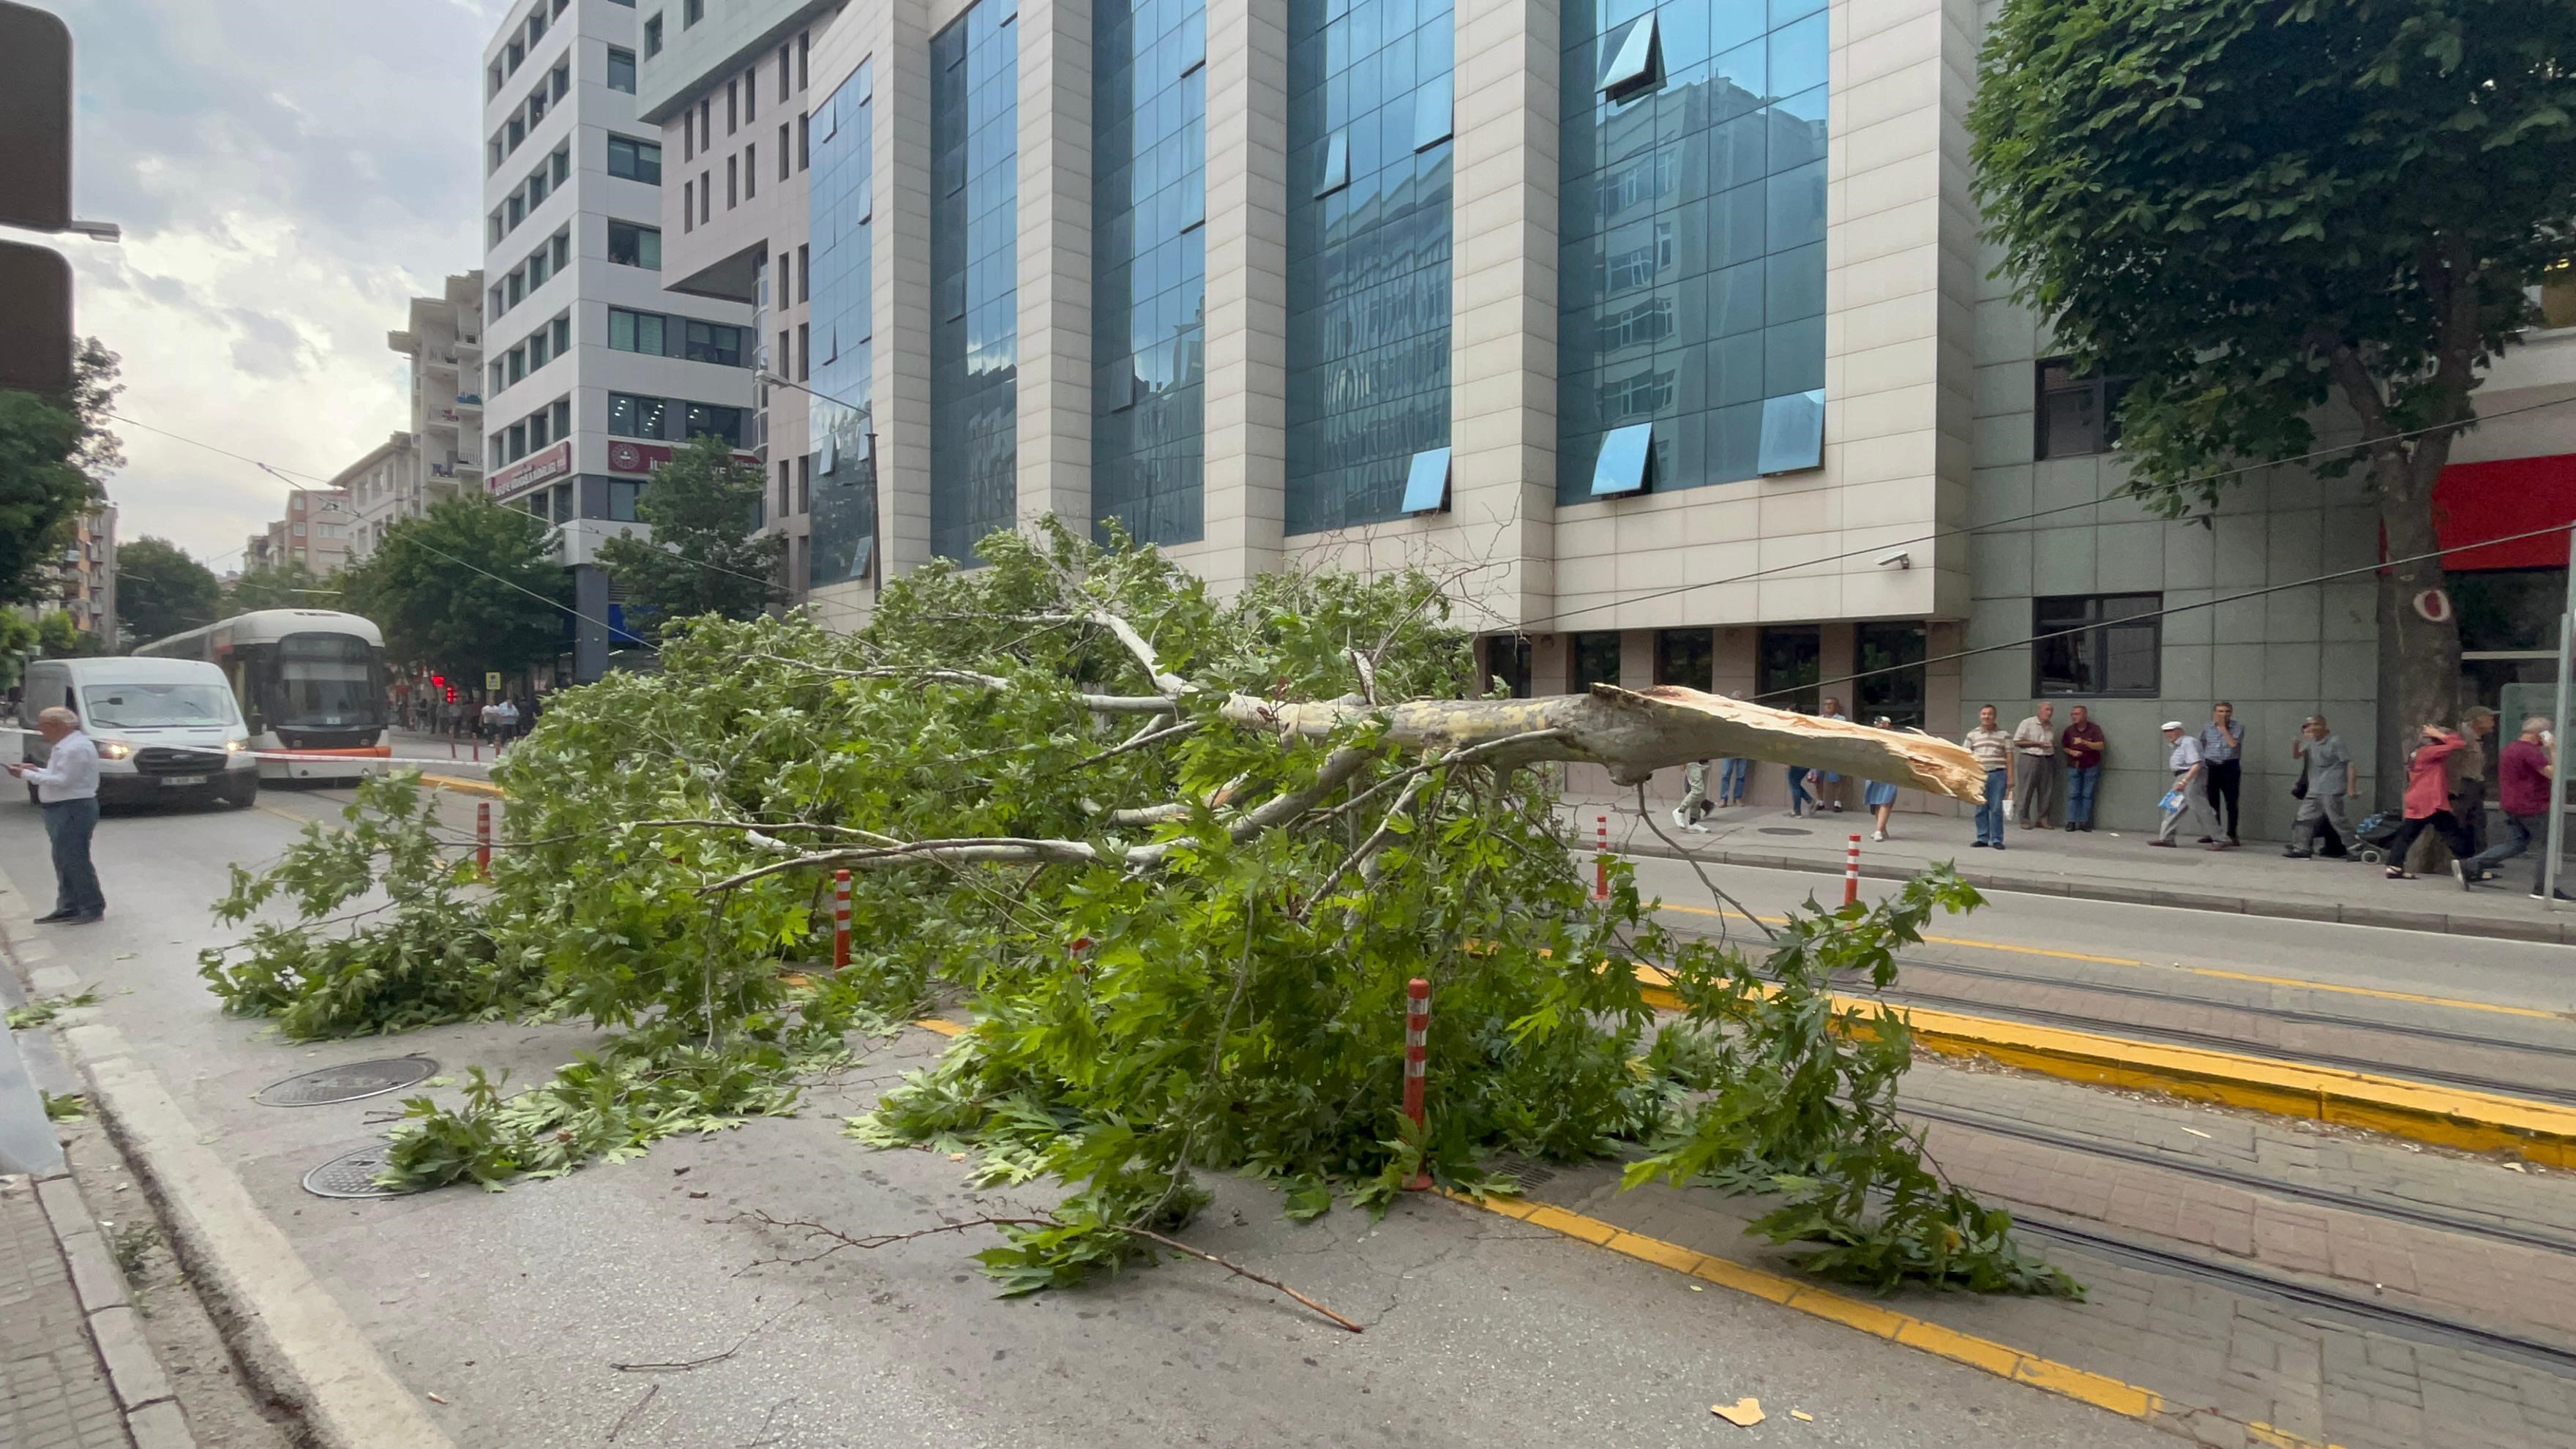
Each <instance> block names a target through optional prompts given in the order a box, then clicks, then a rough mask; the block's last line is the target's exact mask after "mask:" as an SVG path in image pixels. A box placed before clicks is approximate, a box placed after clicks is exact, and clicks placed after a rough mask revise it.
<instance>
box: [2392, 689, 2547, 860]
mask: <svg viewBox="0 0 2576 1449" xmlns="http://www.w3.org/2000/svg"><path fill="white" fill-rule="evenodd" d="M2496 725H2497V719H2496V712H2495V711H2494V710H2491V709H2489V708H2487V707H2486V706H2485V705H2478V706H2476V707H2475V708H2473V709H2471V710H2470V711H2469V713H2468V719H2467V721H2466V723H2465V726H2464V727H2463V728H2460V729H2454V728H2452V727H2451V726H2449V725H2443V724H2427V725H2424V726H2423V727H2422V728H2421V730H2420V731H2419V736H2420V737H2419V740H2418V742H2417V744H2416V746H2415V748H2414V751H2413V752H2412V753H2411V754H2410V755H2409V756H2408V757H2407V761H2406V807H2405V811H2404V814H2405V817H2406V818H2405V821H2404V823H2403V824H2401V825H2399V826H2398V828H2397V834H2396V835H2395V836H2394V837H2393V838H2392V839H2391V840H2390V841H2389V845H2388V878H2389V879H2390V880H2413V879H2414V878H2415V876H2414V873H2413V872H2411V871H2409V870H2408V869H2407V868H2406V857H2407V854H2408V853H2409V852H2410V851H2412V850H2413V849H2414V847H2415V842H2416V840H2417V838H2418V837H2420V836H2422V835H2423V833H2424V832H2425V831H2427V830H2430V831H2432V832H2433V833H2434V834H2435V835H2436V836H2438V837H2440V839H2441V841H2442V843H2443V844H2444V845H2447V846H2449V847H2450V849H2451V876H2452V878H2453V879H2455V880H2457V881H2458V882H2459V883H2460V889H2462V890H2468V889H2470V888H2472V887H2474V886H2476V885H2478V884H2479V883H2480V882H2482V881H2488V880H2493V879H2495V878H2496V877H2497V876H2498V875H2499V874H2500V872H2499V871H2498V870H2497V869H2496V867H2498V866H2500V865H2502V864H2504V863H2505V862H2506V861H2508V860H2511V859H2513V858H2514V857H2515V856H2518V855H2521V854H2522V853H2523V852H2525V851H2527V850H2529V849H2531V842H2532V837H2533V836H2535V835H2537V836H2539V837H2540V839H2541V841H2542V844H2543V851H2542V853H2541V854H2540V855H2539V856H2538V857H2536V858H2535V859H2534V861H2533V864H2532V871H2531V897H2532V899H2534V900H2539V899H2542V898H2543V897H2544V896H2545V895H2546V893H2547V892H2548V889H2549V859H2548V855H2547V851H2546V846H2547V841H2548V837H2549V811H2550V808H2551V807H2552V805H2553V804H2555V802H2556V800H2557V795H2558V786H2557V776H2558V771H2557V761H2556V755H2557V747H2558V742H2557V741H2556V740H2554V739H2552V738H2551V737H2550V733H2549V720H2548V719H2547V718H2545V717H2544V716H2541V715H2532V716H2529V717H2528V718H2526V719H2524V720H2523V721H2522V728H2521V731H2520V733H2518V734H2516V735H2515V736H2514V737H2513V738H2512V739H2511V740H2509V741H2506V742H2505V743H2504V745H2503V747H2502V748H2501V749H2498V748H2496V745H2495V738H2496V733H2497V731H2496ZM2490 778H2492V779H2493V780H2494V782H2495V785H2496V793H2495V800H2496V806H2497V813H2499V814H2501V815H2502V816H2503V817H2504V826H2505V836H2506V838H2505V839H2503V840H2499V841H2494V842H2484V841H2482V839H2481V837H2482V836H2483V834H2484V832H2485V829H2486V802H2487V783H2488V781H2489V779H2490ZM2482 845H2483V848H2481V846H2482ZM2558 897H2559V899H2561V900H2565V899H2568V898H2569V897H2568V895H2567V893H2566V892H2565V891H2560V892H2559V893H2558Z"/></svg>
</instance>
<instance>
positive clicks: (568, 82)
mask: <svg viewBox="0 0 2576 1449" xmlns="http://www.w3.org/2000/svg"><path fill="white" fill-rule="evenodd" d="M547 85H548V86H549V87H550V88H551V89H552V90H553V92H554V98H555V99H556V100H562V99H563V98H564V97H565V96H567V95H570V94H571V93H572V57H570V56H566V57H564V58H563V59H562V60H559V61H556V62H555V68H554V74H552V75H551V76H549V77H547Z"/></svg>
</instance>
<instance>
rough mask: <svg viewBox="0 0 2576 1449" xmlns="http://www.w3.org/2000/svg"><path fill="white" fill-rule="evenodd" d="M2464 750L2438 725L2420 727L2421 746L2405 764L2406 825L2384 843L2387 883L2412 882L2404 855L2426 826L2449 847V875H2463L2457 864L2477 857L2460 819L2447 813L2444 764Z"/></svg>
mask: <svg viewBox="0 0 2576 1449" xmlns="http://www.w3.org/2000/svg"><path fill="white" fill-rule="evenodd" d="M2467 747H2468V741H2466V740H2464V739H2461V738H2460V737H2459V736H2458V735H2456V734H2453V733H2452V732H2451V731H2449V730H2448V729H2445V728H2443V727H2442V726H2440V725H2437V724H2428V725H2426V726H2424V743H2422V744H2420V745H2417V746H2416V747H2415V753H2414V755H2413V756H2412V757H2411V758H2409V759H2408V760H2407V762H2406V823H2405V824H2403V825H2401V826H2399V827H2397V836H2396V838H2395V839H2393V840H2391V841H2390V842H2389V843H2388V878H2389V879H2390V880H2413V879H2414V878H2415V877H2414V875H2413V873H2411V872H2410V871H2408V870H2407V869H2406V852H2408V851H2410V850H2412V849H2414V848H2415V837H2416V836H2419V835H2421V834H2423V833H2424V830H2425V827H2426V826H2430V827H2432V828H2433V829H2435V830H2438V831H2440V832H2441V833H2442V843H2443V844H2444V845H2447V846H2449V847H2451V855H2452V857H2453V859H2452V861H2451V873H2452V874H2453V875H2462V874H2464V871H2463V870H2462V868H2461V865H2460V862H2461V861H2464V860H2466V859H2468V858H2469V857H2470V856H2473V855H2475V854H2477V853H2478V851H2477V846H2476V845H2475V844H2474V843H2472V842H2471V841H2470V839H2469V832H2468V831H2467V829H2465V828H2464V827H2462V826H2461V824H2460V818H2459V817H2458V816H2456V815H2453V814H2452V813H2451V772H2450V770H2449V768H2448V766H2447V765H2446V764H2445V763H2444V762H2445V761H2447V760H2449V759H2450V758H2451V756H2453V755H2455V754H2458V753H2459V752H2460V751H2461V750H2463V749H2465V748H2467ZM2464 884H2465V883H2464Z"/></svg>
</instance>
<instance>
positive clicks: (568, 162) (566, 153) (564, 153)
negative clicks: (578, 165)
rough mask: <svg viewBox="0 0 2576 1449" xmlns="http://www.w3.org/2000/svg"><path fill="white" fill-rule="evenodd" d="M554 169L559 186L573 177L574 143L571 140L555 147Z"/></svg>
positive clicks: (556, 182) (556, 183)
mask: <svg viewBox="0 0 2576 1449" xmlns="http://www.w3.org/2000/svg"><path fill="white" fill-rule="evenodd" d="M553 170H554V176H555V185H557V186H561V185H563V184H564V183H565V182H567V181H570V180H571V179H572V143H571V142H570V141H566V142H565V143H563V144H562V145H560V146H557V147H556V148H555V154H554V160H553Z"/></svg>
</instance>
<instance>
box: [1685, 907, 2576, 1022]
mask: <svg viewBox="0 0 2576 1449" xmlns="http://www.w3.org/2000/svg"><path fill="white" fill-rule="evenodd" d="M1657 909H1659V910H1666V911H1678V912H1680V913H1681V914H1683V915H1686V916H1723V917H1728V918H1731V919H1733V920H1738V921H1759V922H1761V923H1762V924H1764V925H1767V926H1777V925H1783V924H1785V923H1786V922H1787V919H1788V918H1787V917H1785V916H1748V915H1745V914H1744V913H1743V912H1741V911H1719V910H1712V909H1710V908H1709V907H1707V906H1677V905H1673V904H1671V903H1669V902H1667V903H1665V904H1663V905H1661V906H1659V907H1657ZM1923 939H1924V940H1925V941H1926V942H1927V943H1930V944H1933V945H1939V946H1967V947H1971V948H1973V949H1975V950H1979V951H2009V952H2011V953H2013V954H2014V955H2017V956H2053V957H2056V958H2057V959H2059V960H2061V961H2089V962H2091V963H2093V964H2094V965H2097V966H2128V967H2135V968H2141V969H2144V970H2148V971H2179V972H2180V973H2182V974H2183V975H2185V976H2203V977H2207V978H2209V979H2211V980H2213V981H2241V982H2246V983H2248V984H2251V985H2256V986H2289V987H2296V988H2298V989H2300V990H2303V991H2329V992H2333V993H2335V994H2336V995H2339V996H2366V997H2369V998H2371V999H2373V1000H2375V1001H2404V1002H2409V1003H2411V1004H2413V1005H2416V1006H2445V1007H2449V1008H2451V1009H2453V1010H2456V1011H2484V1012H2489V1013H2492V1014H2494V1015H2497V1016H2527V1017H2537V1018H2539V1019H2540V1020H2543V1021H2563V1020H2565V1019H2566V1013H2564V1012H2557V1011H2543V1010H2540V1009H2539V1008H2537V1007H2530V1006H2506V1005H2503V1004H2501V1003H2498V1002H2493V1001H2471V1000H2467V999H2465V998H2462V997H2457V996H2428V995H2425V994H2424V993H2422V992H2416V991H2387V990H2382V989H2380V988H2378V987H2375V986H2345V985H2341V984H2339V983H2337V982H2332V981H2311V980H2309V979H2307V978H2306V977H2303V976H2266V975H2263V974H2261V973H2259V972H2254V971H2228V970H2224V969H2221V968H2219V967H2216V966H2158V965H2157V964H2156V963H2154V962H2153V961H2140V960H2138V959H2136V958H2135V957H2130V956H2094V955H2089V954H2087V953H2085V952H2082V951H2056V950H2051V949H2049V948H2048V947H2045V946H2017V945H2013V944H2011V943H2009V942H2004V941H1980V940H1978V939H1976V938H1975V937H1973V936H1926V937H1924V938H1923Z"/></svg>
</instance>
